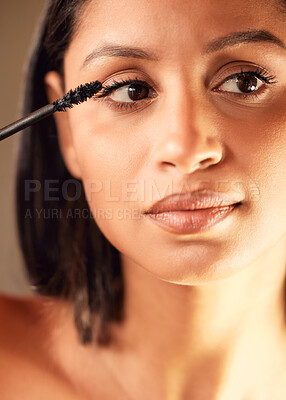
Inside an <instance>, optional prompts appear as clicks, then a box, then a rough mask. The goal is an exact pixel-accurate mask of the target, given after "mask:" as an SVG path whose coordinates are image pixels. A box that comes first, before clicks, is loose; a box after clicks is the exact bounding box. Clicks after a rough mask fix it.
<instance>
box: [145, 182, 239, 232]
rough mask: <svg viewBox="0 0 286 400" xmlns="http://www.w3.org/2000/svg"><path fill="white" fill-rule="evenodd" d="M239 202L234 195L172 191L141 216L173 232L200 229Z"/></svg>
mask: <svg viewBox="0 0 286 400" xmlns="http://www.w3.org/2000/svg"><path fill="white" fill-rule="evenodd" d="M241 204H242V202H241V198H238V195H237V194H230V193H222V192H214V191H211V190H206V189H205V190H201V191H195V192H186V193H183V194H181V193H180V194H174V195H170V196H167V197H165V198H163V199H161V200H159V201H157V202H156V203H154V204H153V205H152V206H151V207H150V208H149V209H148V210H146V211H145V212H144V213H143V215H145V216H146V218H148V219H150V220H151V221H152V222H154V223H155V224H156V225H158V226H159V227H161V228H163V229H165V230H167V231H169V232H173V233H179V234H191V233H199V232H204V231H207V230H208V229H210V228H211V227H212V226H213V225H215V224H217V223H218V222H220V221H222V220H224V219H226V218H227V217H228V216H229V215H231V214H232V213H233V211H234V210H235V209H237V208H238V207H239V206H240V205H241Z"/></svg>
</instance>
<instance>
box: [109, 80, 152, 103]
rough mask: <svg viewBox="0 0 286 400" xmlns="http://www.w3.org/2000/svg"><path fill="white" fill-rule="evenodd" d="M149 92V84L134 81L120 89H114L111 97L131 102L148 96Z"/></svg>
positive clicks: (115, 99) (119, 100)
mask: <svg viewBox="0 0 286 400" xmlns="http://www.w3.org/2000/svg"><path fill="white" fill-rule="evenodd" d="M149 92H150V89H149V87H148V86H144V85H142V84H140V83H132V84H130V85H128V86H127V85H126V86H122V87H121V88H119V89H116V90H113V92H112V93H111V94H110V95H109V98H110V99H111V100H113V101H117V102H121V103H123V102H124V103H126V102H128V103H131V102H133V101H138V100H143V99H146V98H148V96H149Z"/></svg>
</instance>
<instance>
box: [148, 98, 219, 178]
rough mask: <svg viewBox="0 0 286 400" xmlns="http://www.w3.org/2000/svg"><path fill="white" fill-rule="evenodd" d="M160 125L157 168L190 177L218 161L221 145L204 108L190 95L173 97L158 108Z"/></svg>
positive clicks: (156, 152)
mask: <svg viewBox="0 0 286 400" xmlns="http://www.w3.org/2000/svg"><path fill="white" fill-rule="evenodd" d="M170 97H171V96H170ZM160 121H162V122H161V123H160V124H159V126H158V125H157V129H159V132H158V134H159V138H160V139H159V141H158V142H157V147H156V151H155V163H156V165H157V167H159V168H161V169H162V168H164V169H166V168H171V169H173V170H174V171H177V172H179V173H180V174H182V173H183V174H189V173H192V172H194V171H196V170H198V169H206V168H208V167H210V166H213V165H215V164H218V163H219V162H220V161H221V159H222V156H223V149H222V145H221V143H220V142H219V139H218V136H217V135H216V132H215V125H214V123H213V121H211V119H210V118H209V117H208V114H207V106H206V105H205V104H202V103H200V102H199V101H196V99H195V98H194V97H192V98H191V96H190V94H187V93H185V94H184V95H183V94H182V93H181V94H180V96H178V97H177V96H176V97H175V96H174V93H173V96H172V97H171V99H170V100H166V102H165V104H164V105H162V107H161V116H160Z"/></svg>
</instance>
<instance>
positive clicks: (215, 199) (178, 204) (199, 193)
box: [144, 189, 241, 214]
mask: <svg viewBox="0 0 286 400" xmlns="http://www.w3.org/2000/svg"><path fill="white" fill-rule="evenodd" d="M238 196H239V195H238V194H237V193H225V192H218V191H213V190H210V189H204V190H196V191H193V192H185V193H175V194H171V195H169V196H166V197H164V198H163V199H161V200H159V201H157V202H155V203H154V204H152V206H151V207H150V208H149V209H147V210H146V211H145V212H144V214H158V213H162V212H168V211H187V210H201V209H206V208H214V207H223V206H230V205H233V204H237V203H240V202H241V198H240V197H239V198H238Z"/></svg>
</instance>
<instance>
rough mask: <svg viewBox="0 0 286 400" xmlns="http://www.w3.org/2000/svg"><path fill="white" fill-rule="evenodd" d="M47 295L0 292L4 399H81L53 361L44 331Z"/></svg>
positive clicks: (0, 368)
mask: <svg viewBox="0 0 286 400" xmlns="http://www.w3.org/2000/svg"><path fill="white" fill-rule="evenodd" d="M45 301H46V300H45V298H41V297H38V296H31V297H13V296H7V295H3V294H0V326H1V329H0V387H1V400H6V399H7V400H14V399H15V400H16V399H20V398H21V399H23V400H25V399H29V400H33V399H42V400H46V399H47V400H48V399H51V398H52V399H54V400H63V399H71V400H79V399H80V397H79V396H77V395H76V394H75V392H74V390H73V389H72V388H71V387H70V385H69V383H68V382H66V381H65V379H64V378H63V377H62V376H61V375H60V374H59V371H58V370H57V368H56V366H55V365H53V363H51V362H50V359H49V354H48V346H47V343H45V341H44V340H43V336H42V335H41V331H42V329H43V327H42V326H41V307H42V306H43V305H44V304H45Z"/></svg>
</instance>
